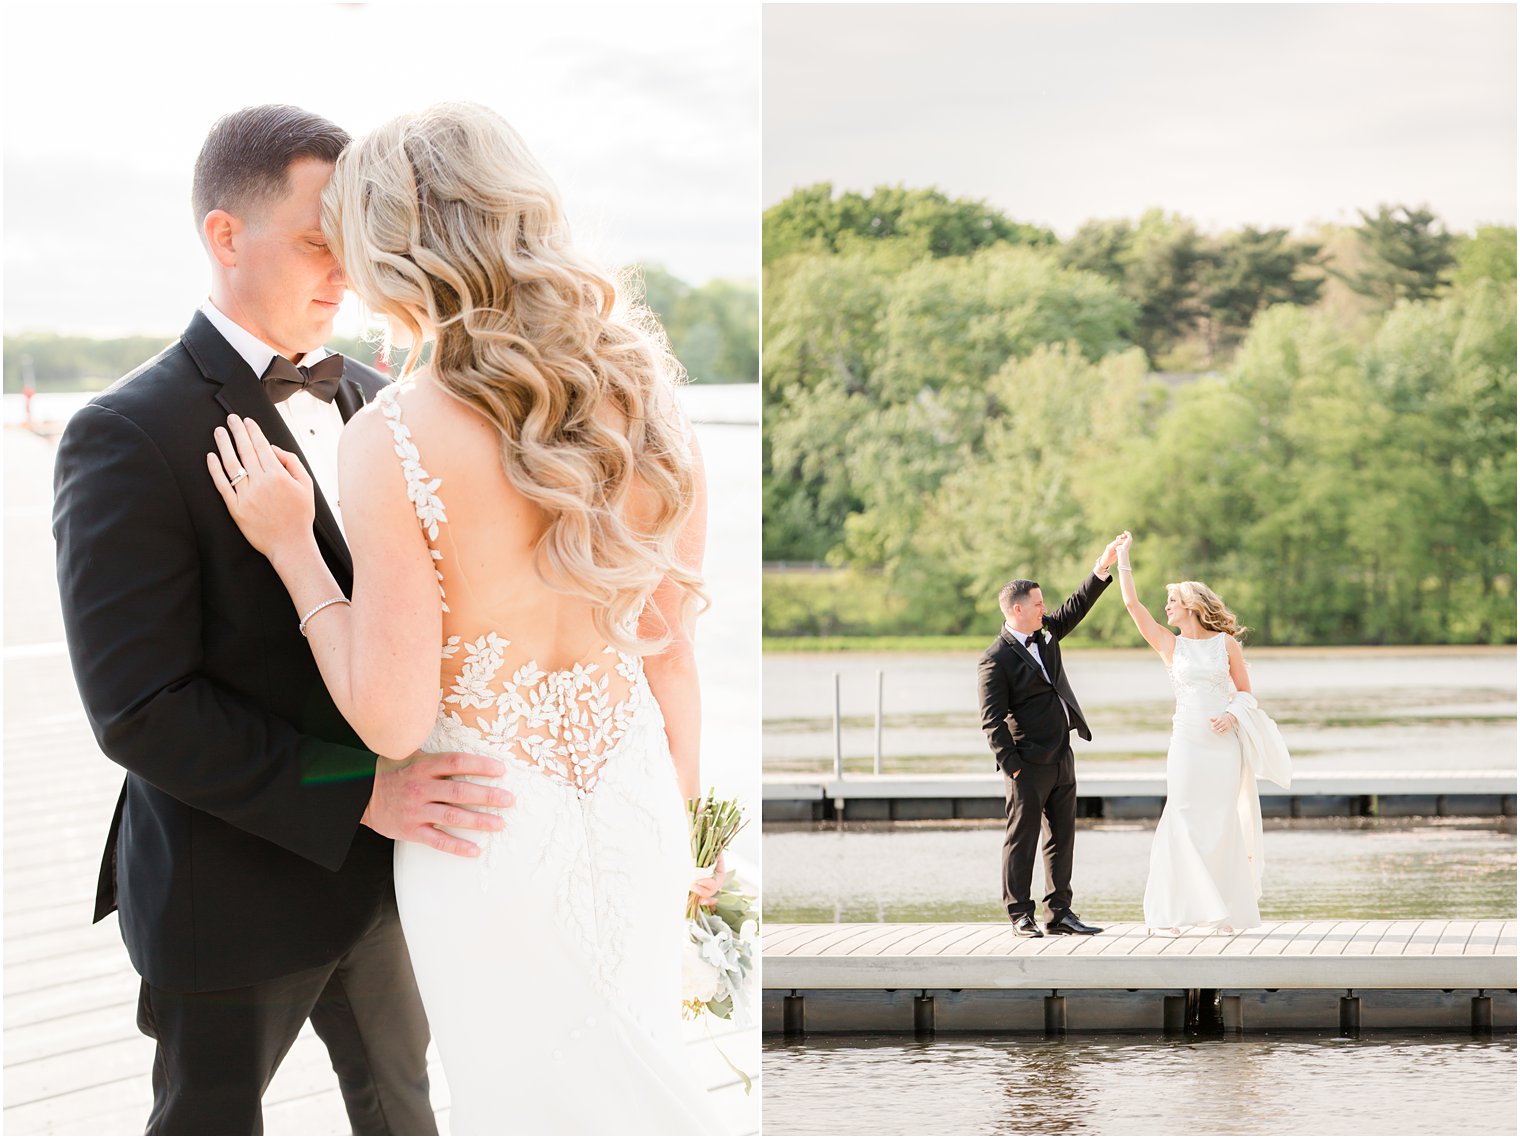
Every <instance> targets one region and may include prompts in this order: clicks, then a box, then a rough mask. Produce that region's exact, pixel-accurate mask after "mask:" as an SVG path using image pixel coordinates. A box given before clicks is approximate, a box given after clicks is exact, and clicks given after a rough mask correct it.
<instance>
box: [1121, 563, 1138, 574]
mask: <svg viewBox="0 0 1520 1139" xmlns="http://www.w3.org/2000/svg"><path fill="white" fill-rule="evenodd" d="M1119 571H1120V572H1121V573H1127V574H1133V573H1134V572H1135V571H1134V570H1132V569H1130V568H1129V563H1128V562H1126V561H1123V560H1121V561H1120V562H1119Z"/></svg>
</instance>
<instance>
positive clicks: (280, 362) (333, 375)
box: [259, 352, 343, 403]
mask: <svg viewBox="0 0 1520 1139" xmlns="http://www.w3.org/2000/svg"><path fill="white" fill-rule="evenodd" d="M259 378H260V379H261V380H263V381H264V394H265V395H267V396H268V397H269V398H270V400H271V401H272V402H273V403H284V402H285V401H286V400H287V399H289V398H290V397H291V396H292V395H294V394H295V393H296V392H300V391H304V392H306V393H308V394H310V395H314V396H316V397H317V398H318V399H319V400H321V401H322V402H323V403H332V401H333V396H335V395H337V394H338V381H339V380H341V379H342V378H343V357H342V356H340V355H338V354H337V353H336V352H335V353H333V354H332V355H331V356H328V357H326V358H324V359H322V360H318V361H317V362H316V363H315V364H313V365H312V366H311V367H309V368H303V367H301V366H300V365H299V364H292V363H291V362H290V361H289V360H287V359H285V357H284V356H276V357H275V358H274V359H273V360H271V361H269V367H267V368H265V369H264V374H263V375H262V376H260V377H259Z"/></svg>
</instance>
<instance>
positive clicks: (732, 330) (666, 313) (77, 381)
mask: <svg viewBox="0 0 1520 1139" xmlns="http://www.w3.org/2000/svg"><path fill="white" fill-rule="evenodd" d="M638 275H639V276H640V277H641V278H642V279H643V282H644V290H645V298H646V302H647V303H648V305H649V307H650V308H651V309H652V310H653V311H654V312H655V313H656V314H658V316H659V317H660V323H661V324H662V325H664V327H665V332H666V334H667V335H668V336H669V337H670V343H671V347H672V348H674V349H675V353H676V355H677V357H679V359H680V361H681V363H682V365H684V367H685V368H686V372H687V375H688V376H689V377H690V378H691V380H692V382H694V383H699V384H702V383H706V384H744V383H754V382H755V381H756V380H758V379H759V377H760V337H759V324H760V317H759V297H758V290H757V288H756V286H755V284H754V282H752V281H728V280H721V279H719V280H713V281H709V282H708V283H707V284H705V285H701V286H693V285H689V284H687V283H686V282H685V281H682V280H681V279H679V278H678V277H675V276H673V275H671V274H670V273H668V272H666V271H665V270H664V269H661V268H659V267H658V266H645V267H643V268H642V269H641V270H639V271H638ZM177 335H178V332H177V331H174V332H169V331H166V332H165V334H164V335H162V336H124V337H116V338H110V339H101V338H96V337H88V336H67V335H60V334H57V333H24V334H18V335H8V336H6V337H5V390H6V391H7V392H19V391H20V390H21V386H22V377H23V360H25V359H27V358H29V359H30V360H31V368H32V375H33V377H34V378H35V380H36V383H37V387H38V389H39V390H43V391H49V390H51V391H77V390H84V389H86V388H90V387H93V388H103V387H105V386H106V385H107V384H109V383H111V382H112V381H114V380H116V379H117V378H118V377H120V376H123V375H125V374H126V373H127V372H129V371H131V370H132V369H133V368H135V367H137V365H139V364H141V363H142V362H143V361H145V360H148V359H150V358H151V357H153V356H155V355H157V354H158V353H159V352H161V351H162V350H163V349H164V347H165V346H166V345H168V344H170V343H171V342H172V341H173V340H174V338H175V337H176V336H177ZM329 347H331V348H333V349H335V350H337V351H339V352H342V353H344V354H345V355H348V356H352V357H353V358H354V359H356V360H362V361H364V362H365V363H367V364H374V363H375V356H376V351H377V345H375V344H371V343H369V342H367V341H362V340H357V339H344V338H342V337H336V338H334V339H333V340H331V341H330V342H329ZM396 363H399V361H396Z"/></svg>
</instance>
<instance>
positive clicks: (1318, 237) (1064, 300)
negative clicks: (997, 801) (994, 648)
mask: <svg viewBox="0 0 1520 1139" xmlns="http://www.w3.org/2000/svg"><path fill="white" fill-rule="evenodd" d="M764 248H765V257H766V263H765V285H764V302H765V307H764V329H763V332H764V344H765V354H764V367H763V376H762V381H763V385H764V386H763V393H764V414H765V436H766V438H765V471H764V507H765V546H764V550H765V558H766V560H767V561H768V562H772V563H777V562H781V563H826V564H828V565H830V566H834V567H837V569H838V574H836V575H834V576H835V580H834V581H833V582H832V583H830V584H828V585H824V583H823V582H821V581H809V580H808V579H809V576H810V575H806V574H786V573H778V574H769V575H767V579H766V594H765V606H766V631H767V633H771V634H776V635H786V634H793V633H795V634H805V633H811V632H820V631H838V632H878V633H879V632H894V633H958V632H964V631H969V630H977V631H981V630H984V629H986V628H988V627H991V626H994V625H995V624H996V621H997V607H996V600H995V598H996V593H997V589H998V586H999V585H1000V584H1001V583H1002V582H1003V581H1005V580H1007V579H1008V578H1009V577H1010V576H1013V575H1015V574H1016V573H1017V574H1032V575H1033V576H1036V577H1041V578H1044V579H1046V580H1047V581H1049V582H1050V584H1051V587H1052V588H1051V591H1052V592H1059V591H1060V590H1062V589H1064V588H1070V586H1072V585H1074V584H1075V583H1076V581H1077V580H1078V579H1079V578H1080V576H1081V574H1082V573H1083V572H1085V569H1086V567H1087V566H1088V565H1090V564H1091V560H1092V557H1093V556H1094V554H1095V553H1096V552H1097V551H1098V550H1099V549H1100V548H1101V547H1102V545H1103V542H1104V541H1105V540H1106V539H1107V538H1108V537H1110V536H1112V534H1113V533H1115V532H1116V531H1118V530H1119V529H1122V528H1126V527H1127V528H1129V529H1131V530H1133V531H1134V532H1135V534H1136V547H1135V558H1134V560H1135V565H1136V576H1137V580H1138V583H1139V585H1140V588H1141V589H1142V591H1143V592H1144V594H1145V596H1146V597H1147V599H1148V600H1149V601H1151V602H1153V603H1154V608H1155V609H1157V610H1158V611H1159V608H1160V604H1161V600H1162V597H1161V590H1162V587H1163V586H1164V584H1165V583H1166V582H1167V581H1171V580H1178V579H1182V578H1194V579H1201V580H1204V581H1207V582H1208V583H1209V584H1210V585H1212V586H1213V587H1214V588H1215V589H1217V590H1218V591H1219V592H1220V593H1221V594H1222V595H1223V596H1224V598H1225V599H1226V601H1227V603H1229V604H1230V605H1231V606H1232V607H1233V608H1235V609H1236V610H1237V612H1239V613H1240V614H1241V617H1242V619H1243V620H1244V621H1245V622H1246V623H1247V624H1248V625H1250V626H1251V627H1252V628H1253V629H1254V630H1255V632H1254V633H1253V639H1255V640H1257V641H1258V642H1267V643H1277V644H1334V643H1432V642H1467V643H1470V642H1480V643H1503V642H1509V641H1513V640H1514V638H1515V593H1514V588H1515V408H1516V383H1515V350H1516V340H1515V230H1514V229H1513V228H1512V227H1499V226H1493V227H1482V228H1479V229H1478V230H1477V231H1476V232H1474V233H1471V234H1459V233H1452V232H1449V231H1447V230H1446V229H1445V227H1444V226H1443V225H1442V223H1441V222H1440V219H1438V218H1436V217H1435V216H1434V215H1433V214H1431V213H1430V212H1429V211H1428V210H1425V209H1417V208H1407V207H1404V206H1398V205H1382V206H1379V207H1378V208H1377V209H1376V210H1372V211H1364V212H1362V214H1361V224H1360V225H1357V226H1348V227H1332V226H1326V227H1322V229H1321V230H1320V231H1319V232H1317V233H1315V234H1312V235H1308V236H1303V237H1294V236H1292V235H1290V234H1289V233H1288V231H1286V230H1283V229H1265V230H1262V229H1255V228H1249V227H1247V228H1242V229H1239V230H1236V231H1232V232H1227V233H1223V234H1205V233H1202V232H1200V231H1199V230H1198V228H1197V227H1196V226H1195V225H1194V224H1193V223H1192V222H1190V221H1188V220H1187V219H1186V218H1181V217H1177V216H1175V215H1169V214H1165V213H1163V212H1161V211H1151V212H1148V213H1146V214H1145V215H1144V216H1142V217H1141V218H1139V219H1138V220H1134V221H1130V220H1107V221H1093V222H1089V223H1087V224H1086V225H1084V226H1082V227H1081V228H1080V229H1079V230H1078V231H1077V232H1076V233H1075V234H1074V235H1073V236H1072V238H1071V239H1070V240H1069V241H1066V242H1060V241H1058V240H1056V239H1055V238H1054V236H1053V235H1051V234H1049V233H1048V232H1045V231H1043V230H1040V229H1038V228H1036V227H1031V226H1025V225H1020V224H1018V223H1015V222H1013V221H1010V220H1008V219H1006V218H1004V217H1002V216H1001V215H1000V214H999V213H998V212H997V211H996V210H993V209H991V208H990V207H988V206H986V205H984V204H982V203H976V202H966V201H957V200H951V199H949V198H947V197H945V196H944V195H942V194H939V193H937V192H935V191H931V190H903V189H883V190H877V191H876V192H875V193H873V194H871V195H870V196H863V195H859V194H844V195H839V196H835V195H834V194H833V193H832V190H831V188H830V187H828V186H815V187H811V188H809V189H806V190H800V191H798V192H797V193H796V194H794V195H793V196H792V197H790V198H788V199H787V200H786V201H784V202H782V203H780V204H778V205H776V206H775V207H773V208H772V209H771V210H769V211H768V212H767V214H766V217H765V245H764ZM814 576H822V577H828V576H829V575H814ZM864 595H868V596H870V597H871V598H873V602H872V603H870V604H863V603H862V602H861V598H862V596H864ZM845 610H848V613H846V612H845ZM1087 624H1088V625H1090V626H1092V629H1091V632H1092V633H1093V634H1094V635H1096V636H1098V637H1100V638H1113V639H1114V640H1115V641H1116V642H1118V643H1131V642H1132V641H1133V637H1134V634H1133V630H1132V628H1131V627H1130V626H1129V622H1128V619H1127V618H1126V616H1125V614H1124V613H1123V611H1122V610H1121V609H1120V608H1118V607H1116V606H1115V607H1109V608H1107V609H1103V610H1100V611H1097V612H1095V613H1094V615H1093V617H1091V618H1089V621H1088V622H1087Z"/></svg>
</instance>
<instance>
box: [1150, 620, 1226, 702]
mask: <svg viewBox="0 0 1520 1139" xmlns="http://www.w3.org/2000/svg"><path fill="white" fill-rule="evenodd" d="M1228 636H1229V634H1228V633H1220V634H1219V635H1218V636H1215V637H1210V638H1208V639H1206V640H1198V641H1194V640H1188V639H1187V638H1186V637H1178V638H1177V640H1176V643H1175V644H1174V645H1173V647H1172V663H1171V664H1170V665H1169V666H1168V667H1167V670H1166V671H1167V675H1168V676H1169V677H1171V680H1172V691H1173V692H1174V693H1175V694H1176V696H1177V704H1178V706H1179V707H1180V706H1181V705H1182V704H1183V703H1184V702H1186V701H1189V700H1193V699H1198V698H1200V697H1214V698H1218V699H1222V700H1225V701H1228V700H1229V699H1230V697H1231V696H1232V695H1234V693H1235V685H1234V683H1233V682H1232V681H1231V680H1230V650H1229V646H1227V645H1226V644H1225V640H1226V638H1227V637H1228Z"/></svg>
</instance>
